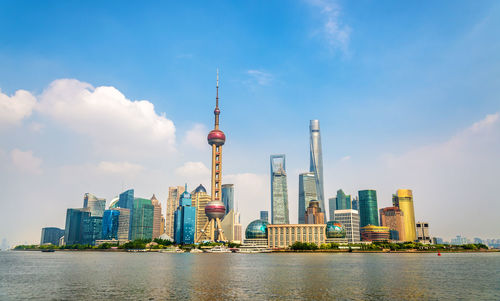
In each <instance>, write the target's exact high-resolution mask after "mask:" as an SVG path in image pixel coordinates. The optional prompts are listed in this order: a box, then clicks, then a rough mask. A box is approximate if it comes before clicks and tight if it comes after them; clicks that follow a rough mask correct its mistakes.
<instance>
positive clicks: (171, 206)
mask: <svg viewBox="0 0 500 301" xmlns="http://www.w3.org/2000/svg"><path fill="white" fill-rule="evenodd" d="M183 192H184V186H176V187H169V188H168V198H167V208H166V214H165V233H167V235H168V236H170V237H174V213H175V210H177V207H178V206H179V199H180V197H181V194H182V193H183Z"/></svg>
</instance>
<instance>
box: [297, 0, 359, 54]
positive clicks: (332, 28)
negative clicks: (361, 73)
mask: <svg viewBox="0 0 500 301" xmlns="http://www.w3.org/2000/svg"><path fill="white" fill-rule="evenodd" d="M306 1H307V2H308V3H309V4H310V5H312V6H314V7H317V8H319V9H320V13H321V15H322V17H323V20H322V22H323V28H322V30H321V31H322V33H323V36H324V38H325V40H326V41H327V42H328V44H329V46H330V48H331V49H340V50H342V51H343V52H344V53H345V52H347V48H348V46H349V39H350V35H351V28H350V27H349V26H348V25H345V24H343V23H342V21H341V20H340V13H341V9H340V6H339V5H338V4H337V1H335V0H306Z"/></svg>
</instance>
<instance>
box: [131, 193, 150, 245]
mask: <svg viewBox="0 0 500 301" xmlns="http://www.w3.org/2000/svg"><path fill="white" fill-rule="evenodd" d="M133 205H134V206H133V209H132V212H131V215H132V216H131V225H130V240H135V239H152V238H153V215H154V207H153V204H151V200H148V199H143V198H134V203H133Z"/></svg>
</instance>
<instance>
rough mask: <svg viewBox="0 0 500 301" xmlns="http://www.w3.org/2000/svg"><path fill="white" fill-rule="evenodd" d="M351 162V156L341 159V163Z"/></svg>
mask: <svg viewBox="0 0 500 301" xmlns="http://www.w3.org/2000/svg"><path fill="white" fill-rule="evenodd" d="M349 160H351V156H345V157H342V158H341V159H340V161H341V162H346V161H349Z"/></svg>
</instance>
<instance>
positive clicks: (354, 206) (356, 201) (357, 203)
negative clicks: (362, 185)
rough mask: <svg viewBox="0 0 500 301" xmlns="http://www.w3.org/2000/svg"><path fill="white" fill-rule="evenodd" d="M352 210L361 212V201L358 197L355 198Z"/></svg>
mask: <svg viewBox="0 0 500 301" xmlns="http://www.w3.org/2000/svg"><path fill="white" fill-rule="evenodd" d="M351 209H352V210H359V200H358V197H356V196H355V197H354V198H353V199H352V202H351Z"/></svg>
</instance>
